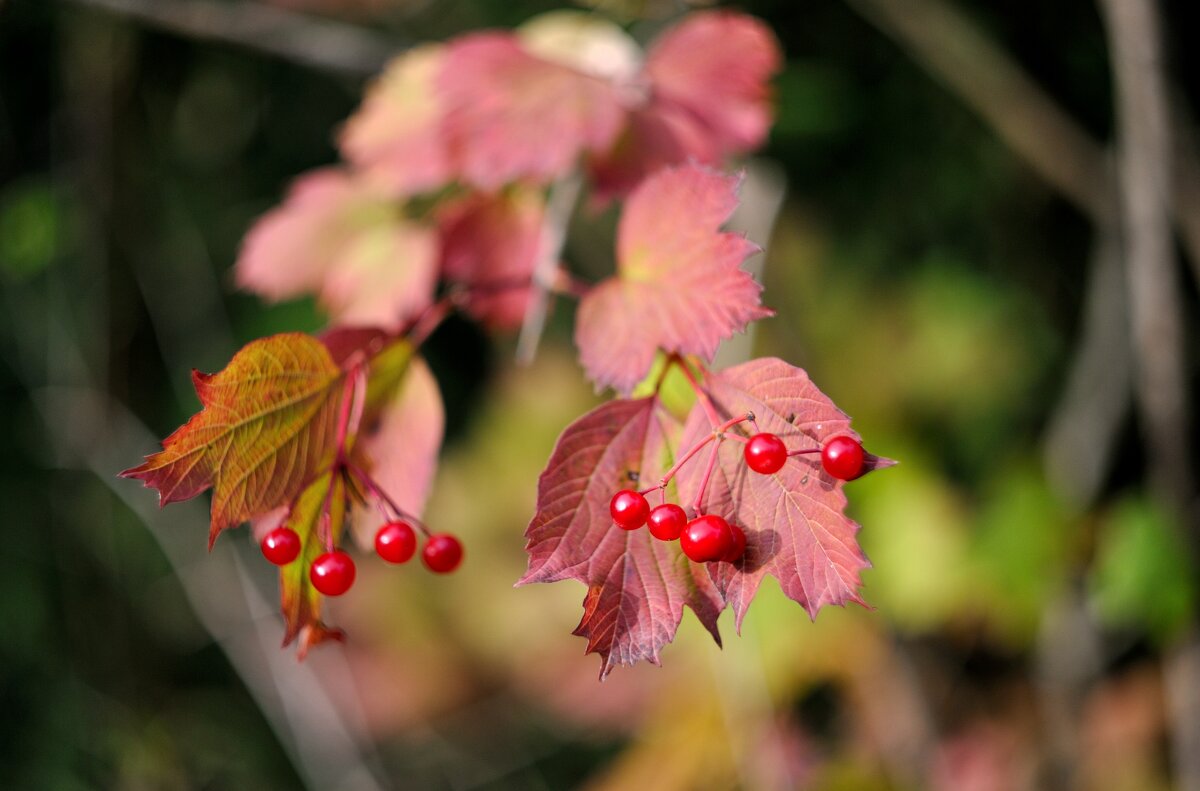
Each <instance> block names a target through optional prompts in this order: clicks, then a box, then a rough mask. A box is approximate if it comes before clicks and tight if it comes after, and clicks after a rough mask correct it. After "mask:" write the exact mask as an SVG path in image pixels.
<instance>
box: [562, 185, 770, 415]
mask: <svg viewBox="0 0 1200 791" xmlns="http://www.w3.org/2000/svg"><path fill="white" fill-rule="evenodd" d="M737 182H738V179H737V177H735V176H725V175H722V174H720V173H716V172H714V171H711V170H708V169H706V168H702V167H698V166H686V167H680V168H670V169H666V170H661V171H659V172H658V173H656V174H655V175H654V176H651V177H650V178H648V179H647V180H646V181H645V182H643V184H642V185H641V186H640V187H639V188H638V189H637V190H636V191H635V192H634V193H633V194H632V195H631V196H630V197H629V201H628V203H627V204H626V205H625V210H624V212H623V213H622V215H621V220H620V224H619V226H618V228H617V276H616V277H613V278H609V279H608V280H605V281H604V282H602V283H600V284H599V285H597V286H596V287H595V288H593V289H592V290H591V291H589V292H588V294H587V295H586V296H585V297H584V298H583V300H581V302H580V305H579V313H578V317H577V319H576V325H575V342H576V345H578V347H579V354H580V359H581V361H582V363H583V367H584V369H585V370H586V371H587V374H588V376H589V377H590V378H591V379H592V381H594V382H595V383H596V384H597V385H601V386H605V385H608V386H612V387H614V388H615V389H616V390H617V391H618V392H620V393H623V394H627V393H629V392H630V391H631V390H632V389H633V387H634V386H635V385H637V383H638V382H639V381H641V379H642V378H643V377H644V376H645V375H646V372H647V371H649V370H650V366H651V365H652V364H653V362H654V355H655V352H656V351H658V350H659V349H662V350H664V351H668V352H677V353H680V354H693V355H698V356H700V357H702V358H704V359H706V360H711V359H712V356H713V354H714V353H715V352H716V350H717V345H718V344H719V343H720V342H721V341H722V340H723V339H725V338H728V337H730V336H732V335H733V333H735V332H740V331H741V330H743V329H744V328H745V326H746V324H747V323H748V322H750V321H753V320H755V319H760V318H763V317H765V316H770V315H772V314H771V311H769V310H767V309H766V308H763V307H762V306H761V305H760V304H759V292H760V291H762V286H760V285H759V284H758V283H756V282H754V279H753V278H752V277H750V275H749V274H748V273H747V272H745V271H744V270H743V269H741V264H742V262H743V261H744V260H745V259H746V257H747V256H749V255H751V254H752V253H754V252H756V251H757V250H758V248H757V247H756V246H755V245H754V244H752V243H750V242H748V241H747V240H746V239H745V238H744V237H742V236H741V235H739V234H734V233H721V232H719V231H718V228H719V227H720V226H721V224H722V223H724V222H725V221H726V220H727V219H729V216H730V214H732V213H733V210H734V208H735V207H736V206H737V194H736V188H737Z"/></svg>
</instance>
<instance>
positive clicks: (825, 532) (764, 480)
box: [676, 358, 890, 630]
mask: <svg viewBox="0 0 1200 791" xmlns="http://www.w3.org/2000/svg"><path fill="white" fill-rule="evenodd" d="M705 388H706V390H707V392H708V394H709V396H710V398H711V400H712V403H713V405H714V406H715V408H716V410H717V412H718V414H719V415H720V417H722V418H725V419H727V418H733V417H737V416H739V415H744V414H746V413H747V412H752V413H754V416H755V420H756V421H757V423H758V428H759V429H760V430H762V431H769V432H772V433H774V434H776V435H778V436H779V437H780V438H781V439H782V440H783V441H784V443H785V444H786V445H787V446H788V449H789V450H803V449H810V448H820V447H821V444H822V442H824V440H825V439H827V438H829V437H833V436H836V435H839V434H844V435H848V436H851V437H854V438H856V439H857V438H858V435H857V434H855V433H854V432H853V431H852V430H851V429H850V419H849V418H848V417H847V416H846V414H845V413H843V412H842V411H841V410H840V409H838V408H837V407H836V406H835V405H834V404H833V402H832V401H830V400H829V398H828V397H827V396H826V395H825V394H824V393H822V392H821V391H820V390H818V389H817V387H816V385H814V384H813V383H812V381H810V380H809V378H808V374H806V373H805V372H804V371H803V370H801V369H800V368H796V367H794V366H791V365H788V364H787V363H785V362H783V361H782V360H779V359H776V358H766V359H761V360H753V361H751V362H748V363H745V364H743V365H739V366H736V367H734V368H730V369H728V370H725V371H722V372H720V373H716V374H709V376H708V378H707V380H706V382H705ZM711 431H712V426H711V424H710V423H709V419H708V417H707V416H706V415H705V413H704V410H703V408H702V406H701V405H700V404H697V405H696V407H695V408H694V409H693V410H692V414H691V415H690V416H689V417H688V420H687V424H686V427H685V429H684V432H683V440H682V443H681V447H685V448H688V447H691V446H692V445H693V444H695V443H696V442H697V441H699V440H700V439H703V438H704V437H705V436H706V435H708V434H709V433H710V432H711ZM889 463H890V461H889V460H886V459H881V460H877V461H876V463H875V465H874V466H887V464H889ZM705 466H706V465H704V464H700V463H697V462H696V461H695V460H693V461H692V462H691V463H689V464H687V465H685V466H684V468H683V469H682V470H681V471H680V472H679V475H678V477H677V478H676V481H677V484H678V486H679V497H680V500H681V501H682V502H684V503H687V504H689V505H690V504H692V503H694V501H695V498H696V494H697V492H698V491H699V487H700V482H701V480H702V478H703V475H704V468H705ZM844 486H845V484H844V482H842V481H839V480H836V479H834V478H832V477H831V476H830V475H829V474H828V473H826V472H825V471H824V470H823V469H822V467H821V457H820V454H811V455H801V456H791V457H789V458H788V461H787V463H786V464H785V465H784V467H783V469H782V470H780V471H779V472H777V473H775V474H773V475H761V474H759V473H756V472H753V471H751V470H750V468H749V467H748V466H747V465H746V462H745V460H744V458H743V456H742V445H741V443H738V442H734V441H729V440H726V441H724V442H722V443H721V446H720V450H719V451H718V456H717V467H716V469H715V470H714V472H713V476H712V478H711V480H710V481H709V483H708V488H707V490H706V492H705V497H704V501H703V503H702V508H701V510H702V511H703V512H705V513H714V514H717V515H719V516H722V517H724V518H725V519H727V520H728V521H729V522H730V523H731V524H736V525H738V526H739V527H741V528H742V529H743V530H744V531H745V533H746V553H745V555H743V557H742V559H741V560H739V561H738V562H737V563H712V564H709V574H710V575H711V576H712V579H713V581H714V582H715V583H716V585H717V587H718V589H719V590H720V591H721V593H722V595H723V596H724V597H725V599H726V601H727V602H728V603H729V604H730V605H732V607H733V609H734V612H735V614H736V616H737V624H738V628H739V630H740V629H741V623H742V619H743V618H744V617H745V615H746V609H747V608H748V607H749V606H750V602H751V600H753V598H754V595H755V593H756V592H757V591H758V586H759V585H760V584H761V583H762V579H763V577H764V575H766V574H771V575H772V576H774V577H775V578H776V579H778V580H779V584H780V587H782V588H783V592H784V593H785V594H787V596H788V597H789V598H792V599H794V600H795V601H797V602H799V603H800V604H801V605H803V606H804V608H805V609H806V610H807V611H808V614H809V615H810V616H811V617H813V618H815V617H816V615H817V611H818V610H820V609H821V607H823V606H824V605H826V604H839V605H840V604H845V603H846V602H857V603H859V604H862V603H863V600H862V597H861V596H860V595H859V587H860V585H861V580H860V578H859V573H860V572H861V571H862V570H863V569H865V568H869V567H870V563H869V561H868V560H867V558H866V556H865V555H864V554H863V552H862V550H861V549H860V548H859V546H858V542H857V539H856V537H855V536H856V534H857V533H858V525H857V524H856V523H854V522H853V521H851V520H850V519H849V518H848V517H847V516H846V514H845V509H846V495H845V493H844Z"/></svg>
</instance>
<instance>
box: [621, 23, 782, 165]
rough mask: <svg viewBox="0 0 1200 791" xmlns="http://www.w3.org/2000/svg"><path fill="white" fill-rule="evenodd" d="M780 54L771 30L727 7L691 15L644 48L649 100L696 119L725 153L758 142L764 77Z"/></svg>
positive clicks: (764, 108)
mask: <svg viewBox="0 0 1200 791" xmlns="http://www.w3.org/2000/svg"><path fill="white" fill-rule="evenodd" d="M782 60H783V57H782V54H781V52H780V49H779V42H778V41H776V39H775V36H774V35H772V33H771V30H770V29H769V28H768V27H767V26H766V25H764V24H763V23H762V22H760V21H758V20H757V19H755V18H753V17H750V16H746V15H745V14H739V13H735V12H730V11H707V12H701V13H697V14H691V15H689V16H688V17H686V18H685V19H684V20H683V21H682V22H681V23H680V24H679V25H677V26H675V27H673V28H671V29H670V30H668V31H666V32H665V33H664V34H663V35H662V36H661V37H659V38H658V39H657V40H656V41H655V42H654V43H653V44H652V45H651V47H650V49H649V51H648V52H647V53H646V67H645V76H646V78H647V79H648V80H649V82H650V84H651V86H652V89H653V95H654V99H653V102H660V103H664V104H673V105H675V106H677V107H679V108H681V109H683V110H684V111H686V112H687V113H690V114H691V115H692V116H693V117H694V118H696V119H697V120H698V121H699V122H700V123H701V124H702V125H703V126H704V127H705V129H706V130H707V132H708V134H709V135H711V136H712V138H713V140H714V142H715V143H716V144H717V146H718V147H719V148H720V149H721V150H722V151H724V152H725V153H727V154H732V153H740V152H743V151H750V150H751V149H754V148H757V147H758V146H760V145H762V143H763V141H764V140H765V139H766V136H767V130H768V129H770V126H771V104H770V90H769V88H768V84H767V80H768V79H769V78H770V76H771V75H772V74H774V73H775V72H777V71H778V70H779V68H780V65H781V63H782Z"/></svg>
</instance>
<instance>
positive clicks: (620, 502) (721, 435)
mask: <svg viewBox="0 0 1200 791" xmlns="http://www.w3.org/2000/svg"><path fill="white" fill-rule="evenodd" d="M672 365H677V366H679V368H680V369H681V370H682V371H683V374H684V376H685V378H686V379H687V381H688V382H689V384H690V385H691V386H692V389H693V391H694V392H695V394H696V399H697V401H698V402H699V403H700V405H701V408H702V409H703V410H704V412H705V414H706V415H707V416H708V420H709V423H710V425H711V426H712V431H710V432H709V433H708V434H706V435H705V436H704V437H702V438H701V439H699V440H698V441H697V442H696V443H695V444H694V445H692V446H691V447H690V448H688V449H687V450H686V451H684V452H683V453H682V454H681V455H680V457H679V459H678V460H677V461H676V462H675V464H674V465H672V466H671V468H670V469H669V470H667V471H666V472H665V473H664V474H663V476H662V477H661V478H659V480H658V482H657V483H656V484H654V485H653V486H649V487H647V488H645V489H642V490H641V491H634V490H633V489H622V490H621V491H619V492H617V493H616V494H615V495H613V498H612V500H611V502H610V503H609V512H610V515H611V516H612V520H613V523H614V524H615V525H616V526H617V527H619V528H621V529H623V530H637V529H638V528H640V527H641V526H642V525H648V529H649V531H650V533H651V535H653V536H654V537H655V538H657V539H659V540H661V541H674V540H675V539H679V542H680V548H681V549H682V550H683V553H684V555H686V556H687V557H688V558H689V559H690V560H692V561H694V562H696V563H711V562H716V561H723V562H726V563H736V562H738V561H739V560H740V559H741V558H742V556H743V555H744V553H745V551H746V534H745V532H744V531H743V530H742V529H741V528H740V527H738V526H737V525H731V524H730V523H729V522H728V521H727V520H726V519H725V518H723V517H721V516H719V515H717V514H710V513H704V495H705V493H706V492H707V490H708V483H709V481H710V480H711V479H712V475H713V472H714V470H715V469H716V466H717V454H718V452H719V450H720V447H721V443H722V442H723V441H724V440H726V439H733V440H735V441H737V442H740V443H742V445H743V449H742V455H743V457H744V459H745V461H746V466H747V467H749V468H750V469H751V470H753V471H754V472H756V473H759V474H761V475H774V474H775V473H777V472H779V471H780V470H781V469H783V466H784V465H785V464H786V463H787V460H788V459H789V458H791V457H793V456H800V455H806V454H814V453H819V454H820V455H821V465H822V467H824V469H825V471H826V472H827V473H828V474H829V475H830V476H832V477H834V478H837V479H839V480H843V481H849V480H853V479H855V478H857V477H859V476H860V475H862V473H863V472H864V471H865V468H864V464H865V461H866V458H867V457H866V453H865V452H864V451H863V447H862V444H861V443H860V442H859V441H858V440H857V439H854V438H853V437H849V436H844V435H840V436H835V437H832V438H830V439H828V440H826V441H825V442H824V443H823V444H822V445H821V447H818V448H800V449H795V450H789V449H788V447H787V445H786V444H784V442H783V440H782V439H780V438H779V437H778V436H777V435H775V434H772V433H770V432H765V431H762V430H760V429H759V426H758V422H757V420H756V419H755V416H754V413H753V412H746V413H745V414H743V415H739V416H738V417H733V418H729V419H728V420H722V419H721V418H720V415H719V413H718V412H717V409H716V407H715V406H714V404H713V403H712V399H711V398H710V397H709V395H708V393H707V392H706V391H705V390H704V389H703V388H702V387H701V386H700V383H699V382H698V381H697V379H696V376H695V374H693V373H692V371H691V369H690V367H689V365H688V362H687V361H686V360H684V359H683V358H682V357H680V356H679V355H672V356H671V357H670V358H669V359H668V361H667V369H669V368H670V366H672ZM667 369H664V372H663V374H662V375H661V376H660V377H659V379H658V384H657V387H656V390H657V389H658V388H661V386H662V382H663V380H664V379H665V378H666V372H667ZM743 423H749V424H750V426H751V427H752V428H753V430H754V433H753V434H752V435H750V436H748V437H747V436H743V435H741V434H740V433H738V432H736V431H733V429H735V428H736V427H737V426H739V425H741V424H743ZM710 444H711V446H712V447H711V448H710V449H709V454H708V460H707V462H706V464H705V467H704V475H703V476H702V477H701V479H700V486H699V487H698V489H697V492H696V499H695V501H694V502H693V503H692V505H691V509H690V510H691V515H692V518H691V519H690V521H689V518H688V511H685V510H684V509H683V507H681V506H680V505H678V504H676V503H669V502H667V497H666V490H667V486H668V485H669V484H670V482H671V481H672V480H673V479H674V478H675V476H676V475H678V474H679V471H680V470H681V469H683V467H684V466H685V465H686V464H689V463H690V462H691V461H692V459H693V458H695V457H696V455H697V454H699V453H700V451H701V450H702V449H704V448H705V447H708V446H709V445H710ZM655 490H658V491H659V492H661V493H662V497H661V503H660V504H659V505H658V506H656V507H654V508H653V509H652V508H650V504H649V503H648V502H647V500H646V495H648V494H650V493H651V492H653V491H655Z"/></svg>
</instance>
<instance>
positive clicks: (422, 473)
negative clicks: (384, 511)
mask: <svg viewBox="0 0 1200 791" xmlns="http://www.w3.org/2000/svg"><path fill="white" fill-rule="evenodd" d="M445 422H446V419H445V411H444V410H443V408H442V395H441V392H440V391H439V390H438V386H437V380H436V379H435V378H434V376H433V373H432V372H431V371H430V370H429V366H427V365H426V364H425V362H424V361H423V360H421V359H420V358H419V357H413V359H412V361H411V362H410V363H409V364H408V370H407V372H406V373H405V375H404V381H403V382H402V383H401V384H400V387H399V389H398V390H397V392H396V394H395V395H394V396H393V397H392V399H391V401H390V402H388V403H386V404H383V405H381V407H380V412H379V417H378V422H377V423H376V425H372V426H364V433H363V435H362V437H361V438H360V439H359V442H358V445H357V448H356V453H357V454H358V455H359V456H360V457H361V458H364V459H369V460H371V462H372V465H371V468H370V472H371V477H372V478H374V480H375V482H376V483H377V484H379V486H380V487H381V488H382V489H383V490H384V491H385V492H387V493H388V495H389V496H390V497H391V498H392V500H394V501H395V502H396V504H397V505H398V506H400V507H401V508H403V509H404V510H405V511H407V512H408V513H410V514H412V515H414V516H417V517H420V515H421V512H422V511H423V510H424V509H425V500H426V498H428V496H429V489H430V486H431V485H432V483H433V476H434V473H435V472H436V471H437V461H438V451H439V450H441V446H442V430H443V428H444V426H445ZM383 522H384V520H383V517H382V515H381V514H380V513H379V511H378V509H376V508H373V507H372V508H368V507H364V506H362V505H361V504H360V505H357V506H356V507H355V509H354V515H353V519H352V522H351V524H352V527H353V530H354V533H355V536H356V538H357V540H358V542H359V544H360V545H362V546H364V547H369V546H370V545H371V542H372V541H373V540H374V535H375V531H376V530H378V529H379V527H380V526H381V525H382V524H383Z"/></svg>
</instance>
